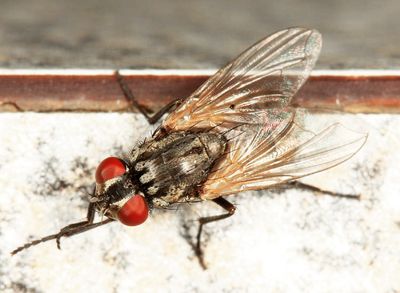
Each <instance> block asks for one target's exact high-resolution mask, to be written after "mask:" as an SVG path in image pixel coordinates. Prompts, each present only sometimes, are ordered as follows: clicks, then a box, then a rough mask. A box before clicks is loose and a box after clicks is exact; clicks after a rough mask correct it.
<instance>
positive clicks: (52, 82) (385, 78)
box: [0, 70, 400, 113]
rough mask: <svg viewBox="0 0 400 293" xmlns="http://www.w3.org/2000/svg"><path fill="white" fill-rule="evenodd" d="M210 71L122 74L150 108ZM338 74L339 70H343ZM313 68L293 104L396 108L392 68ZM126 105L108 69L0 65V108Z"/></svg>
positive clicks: (397, 84)
mask: <svg viewBox="0 0 400 293" xmlns="http://www.w3.org/2000/svg"><path fill="white" fill-rule="evenodd" d="M211 72H212V71H199V72H196V71H181V72H174V71H165V72H161V73H160V72H158V73H157V71H155V72H153V71H152V72H149V71H135V72H131V73H129V71H127V73H124V74H125V78H126V80H127V83H128V84H129V86H130V87H131V89H132V91H133V93H134V94H135V96H136V98H137V99H138V101H139V103H140V104H142V105H144V106H145V107H146V108H147V109H149V112H153V111H156V110H157V109H159V108H161V107H162V105H165V104H166V103H168V102H170V101H172V100H173V99H176V98H180V97H185V96H188V95H190V94H191V93H192V92H193V91H194V90H195V89H196V88H197V87H198V86H200V85H201V84H202V83H203V82H204V81H205V80H206V79H207V78H208V77H209V76H210V74H211ZM342 73H343V72H342ZM342 73H341V72H336V73H335V72H334V71H332V72H329V71H323V72H319V73H318V72H317V73H314V74H313V76H311V77H310V79H309V80H308V82H307V83H306V84H305V86H304V87H303V88H302V89H301V90H300V91H299V93H298V94H297V95H296V97H295V98H294V100H293V103H294V104H295V105H296V106H299V107H305V108H324V109H330V110H339V111H344V112H352V113H382V112H384V113H400V74H397V72H385V71H382V72H381V73H380V74H377V73H376V72H373V71H372V72H364V73H363V72H361V73H360V72H353V73H352V74H342ZM127 109H128V104H127V102H126V100H125V99H124V97H123V95H122V92H121V90H120V88H119V86H118V84H117V82H116V80H115V77H114V75H113V73H112V71H111V70H109V71H99V72H96V71H93V72H92V71H90V70H89V71H77V72H76V73H72V72H71V71H65V72H62V71H53V72H52V71H50V72H49V73H46V72H39V73H38V74H36V72H35V71H34V70H31V71H28V72H24V71H19V72H18V71H16V72H14V73H10V72H9V71H1V70H0V111H2V112H7V111H37V112H55V111H126V110H127Z"/></svg>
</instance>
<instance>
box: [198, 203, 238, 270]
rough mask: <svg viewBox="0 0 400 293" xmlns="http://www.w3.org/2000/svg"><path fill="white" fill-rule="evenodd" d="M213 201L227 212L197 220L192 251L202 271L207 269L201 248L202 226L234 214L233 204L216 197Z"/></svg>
mask: <svg viewBox="0 0 400 293" xmlns="http://www.w3.org/2000/svg"><path fill="white" fill-rule="evenodd" d="M213 201H214V202H215V203H216V204H218V205H219V206H221V207H222V208H223V209H224V210H226V211H227V213H225V214H222V215H216V216H210V217H202V218H199V220H198V221H199V229H198V231H197V237H196V239H197V240H196V245H194V247H193V249H194V252H195V254H196V256H197V258H198V260H199V263H200V265H201V267H202V268H203V269H207V266H206V264H205V262H204V253H203V250H202V248H201V234H202V232H203V226H204V225H206V224H208V223H212V222H216V221H220V220H223V219H226V218H229V217H230V216H232V215H233V214H234V213H235V210H236V208H235V206H234V205H233V204H231V203H230V202H229V201H227V200H226V199H224V198H222V197H218V198H215V199H213Z"/></svg>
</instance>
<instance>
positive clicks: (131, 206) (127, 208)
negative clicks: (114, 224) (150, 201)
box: [117, 194, 149, 226]
mask: <svg viewBox="0 0 400 293" xmlns="http://www.w3.org/2000/svg"><path fill="white" fill-rule="evenodd" d="M148 215H149V208H148V206H147V203H146V200H145V199H144V198H143V196H141V195H139V194H136V195H134V196H132V197H131V198H130V199H129V200H128V201H127V202H126V203H125V204H124V205H123V206H122V208H121V209H120V210H119V211H118V215H117V216H118V219H119V220H120V222H121V223H122V224H125V225H127V226H136V225H140V224H142V223H143V222H144V221H146V219H147V217H148Z"/></svg>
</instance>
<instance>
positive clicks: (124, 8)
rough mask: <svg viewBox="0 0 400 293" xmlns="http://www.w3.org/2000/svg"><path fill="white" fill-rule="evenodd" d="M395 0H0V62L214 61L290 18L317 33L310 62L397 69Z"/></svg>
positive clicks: (130, 64)
mask: <svg viewBox="0 0 400 293" xmlns="http://www.w3.org/2000/svg"><path fill="white" fill-rule="evenodd" d="M399 9H400V4H399V1H398V0H382V1H375V0H353V1H347V0H338V1H319V0H311V1H298V0H282V1H265V0H254V1H243V0H223V1H213V0H202V1H185V0H175V1H163V0H154V1H129V0H115V1H107V0H86V1H77V0H72V1H63V0H36V1H26V0H23V1H14V0H4V1H1V3H0V28H1V29H0V67H2V68H34V69H36V68H49V67H50V68H163V69H165V68H166V69H170V68H186V69H187V68H188V69H193V68H205V69H209V68H219V67H220V66H222V65H223V64H225V63H226V62H228V61H230V60H231V59H232V58H233V57H234V56H236V55H237V54H238V53H240V52H242V51H243V50H244V49H245V48H247V47H249V46H250V45H251V44H252V43H254V42H255V41H257V40H259V39H261V38H263V37H265V36H266V35H268V34H270V33H272V32H274V31H277V30H281V29H283V28H287V27H291V26H305V27H311V28H316V29H318V30H319V31H321V33H322V35H323V37H324V48H323V51H322V55H321V58H320V61H319V62H318V65H317V68H320V69H328V68H344V69H347V68H361V69H371V68H379V69H381V68H391V69H393V68H395V69H398V68H400V54H399V47H400V38H399V27H400V18H399V17H398V13H399Z"/></svg>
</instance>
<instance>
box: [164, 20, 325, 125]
mask: <svg viewBox="0 0 400 293" xmlns="http://www.w3.org/2000/svg"><path fill="white" fill-rule="evenodd" d="M321 43H322V40H321V36H320V34H319V33H318V32H317V31H315V30H309V29H304V28H290V29H286V30H282V31H279V32H277V33H275V34H273V35H271V36H268V37H266V38H265V39H263V40H261V41H260V42H258V43H256V44H255V45H253V46H252V47H250V48H249V49H247V50H246V51H245V52H243V53H242V54H241V55H239V56H238V57H237V58H236V59H235V60H234V61H232V62H231V63H229V64H228V65H226V66H225V67H224V68H222V69H221V70H219V71H218V72H217V73H216V74H215V75H214V76H212V77H211V78H210V79H209V80H208V81H206V82H205V83H204V84H203V85H202V86H201V87H200V88H199V89H197V90H196V91H195V92H194V93H193V94H192V95H191V96H190V97H188V98H187V99H186V100H184V101H183V102H182V104H181V105H180V106H179V107H178V108H177V109H176V110H175V111H174V112H172V113H171V114H170V115H169V116H168V117H167V118H166V119H165V121H164V122H163V124H162V126H163V127H164V128H165V129H167V130H174V131H177V130H187V129H190V128H193V127H195V128H211V127H215V126H217V125H218V126H221V128H232V127H235V126H236V125H240V124H243V123H245V124H265V123H269V122H271V120H274V117H271V116H268V117H267V116H266V115H265V110H266V109H272V108H274V109H275V111H274V112H275V113H276V114H277V115H279V114H280V113H279V112H284V111H285V106H287V105H288V104H289V102H290V100H291V98H292V96H293V95H294V94H295V93H296V91H297V90H298V89H299V88H300V87H301V86H302V84H303V83H304V82H305V80H306V79H307V77H308V75H309V74H310V71H311V69H312V68H313V67H314V64H315V62H316V60H317V58H318V55H319V52H320V49H321ZM278 109H280V111H278Z"/></svg>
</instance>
